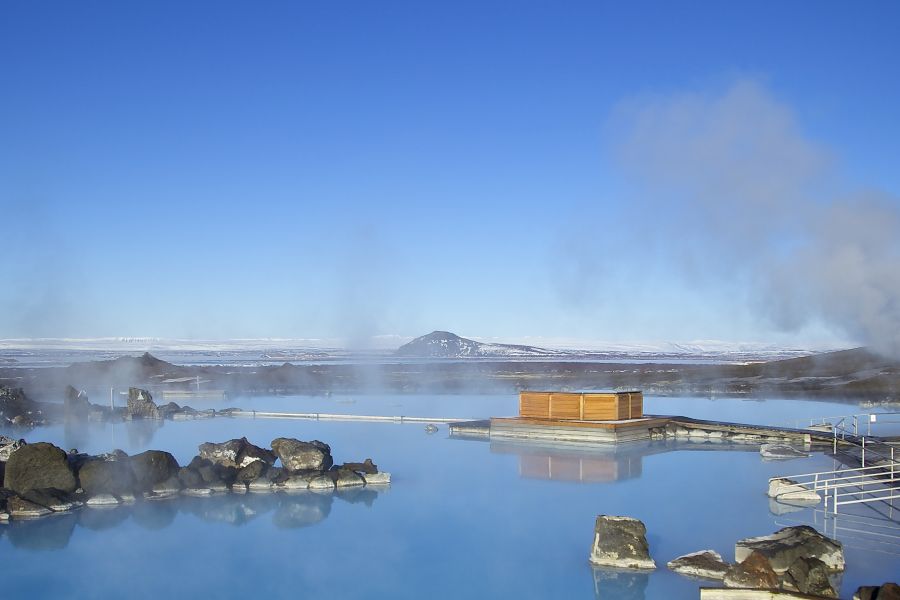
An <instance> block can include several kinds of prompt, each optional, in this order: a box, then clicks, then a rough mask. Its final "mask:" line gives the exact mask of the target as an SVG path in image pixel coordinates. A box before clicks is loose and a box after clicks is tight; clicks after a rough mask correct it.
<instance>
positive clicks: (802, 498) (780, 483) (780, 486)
mask: <svg viewBox="0 0 900 600" xmlns="http://www.w3.org/2000/svg"><path fill="white" fill-rule="evenodd" d="M768 496H769V498H774V499H775V500H777V501H779V502H786V503H788V504H795V505H810V504H818V503H819V502H821V500H822V497H821V496H819V494H818V493H817V492H814V491H813V490H811V489H809V488H807V487H805V486H803V485H800V484H799V483H797V482H796V481H794V480H793V479H788V478H786V477H776V478H774V479H770V480H769V491H768Z"/></svg>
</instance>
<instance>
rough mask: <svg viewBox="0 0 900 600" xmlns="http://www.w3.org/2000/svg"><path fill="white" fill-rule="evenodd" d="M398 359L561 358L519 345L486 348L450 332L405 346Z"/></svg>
mask: <svg viewBox="0 0 900 600" xmlns="http://www.w3.org/2000/svg"><path fill="white" fill-rule="evenodd" d="M394 354H395V355H396V356H406V357H413V358H504V357H528V356H559V355H563V354H565V353H564V352H560V351H558V350H548V349H547V348H538V347H536V346H520V345H516V344H486V343H484V342H476V341H475V340H470V339H466V338H464V337H460V336H458V335H456V334H455V333H450V332H449V331H432V332H431V333H429V334H428V335H423V336H421V337H417V338H416V339H414V340H413V341H411V342H409V343H408V344H403V345H402V346H400V348H398V349H397V351H396V352H395V353H394Z"/></svg>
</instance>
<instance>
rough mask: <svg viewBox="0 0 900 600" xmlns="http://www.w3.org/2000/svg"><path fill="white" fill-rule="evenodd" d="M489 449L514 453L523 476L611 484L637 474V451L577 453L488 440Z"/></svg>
mask: <svg viewBox="0 0 900 600" xmlns="http://www.w3.org/2000/svg"><path fill="white" fill-rule="evenodd" d="M491 452H496V453H501V454H516V455H518V457H519V476H520V477H524V478H526V479H544V480H550V481H575V482H583V483H610V482H613V481H619V480H622V479H630V478H633V477H640V475H641V460H642V458H643V455H642V454H640V453H637V454H635V453H617V452H615V451H610V452H607V453H602V454H599V453H596V452H578V451H573V450H571V449H568V448H565V447H563V448H554V447H552V446H543V447H541V446H525V445H521V444H505V443H499V444H495V443H491Z"/></svg>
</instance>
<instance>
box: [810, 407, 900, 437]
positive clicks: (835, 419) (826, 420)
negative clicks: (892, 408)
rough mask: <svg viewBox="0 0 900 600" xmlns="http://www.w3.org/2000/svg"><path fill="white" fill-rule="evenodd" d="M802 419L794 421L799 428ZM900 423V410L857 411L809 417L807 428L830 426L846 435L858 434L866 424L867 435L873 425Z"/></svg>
mask: <svg viewBox="0 0 900 600" xmlns="http://www.w3.org/2000/svg"><path fill="white" fill-rule="evenodd" d="M800 423H801V422H800V421H794V426H795V427H797V428H799V427H800ZM884 424H894V425H897V424H900V412H870V413H857V414H855V415H835V416H831V417H816V418H813V419H809V421H808V422H807V424H806V425H805V427H806V428H808V429H812V428H822V427H829V428H831V429H832V430H834V431H838V432H840V433H843V434H846V435H853V436H858V435H860V431H861V429H862V428H863V427H862V426H863V425H864V426H865V430H866V432H865V435H867V436H870V435H872V425H876V426H877V425H884Z"/></svg>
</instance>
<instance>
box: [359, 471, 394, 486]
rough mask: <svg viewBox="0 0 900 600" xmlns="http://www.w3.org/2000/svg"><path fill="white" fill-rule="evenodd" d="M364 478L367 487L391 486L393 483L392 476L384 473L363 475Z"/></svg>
mask: <svg viewBox="0 0 900 600" xmlns="http://www.w3.org/2000/svg"><path fill="white" fill-rule="evenodd" d="M363 477H365V479H366V485H390V483H391V474H390V473H385V472H384V471H382V472H380V473H375V474H374V475H363Z"/></svg>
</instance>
